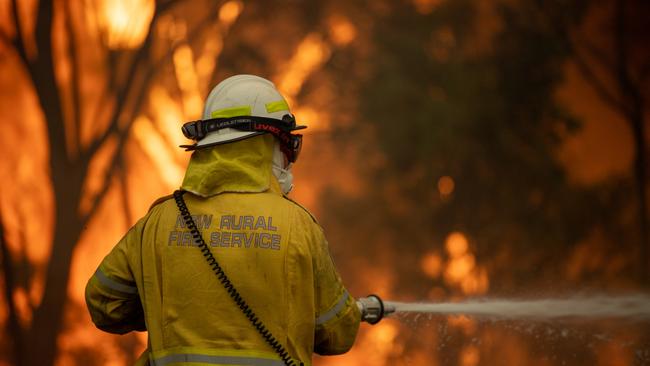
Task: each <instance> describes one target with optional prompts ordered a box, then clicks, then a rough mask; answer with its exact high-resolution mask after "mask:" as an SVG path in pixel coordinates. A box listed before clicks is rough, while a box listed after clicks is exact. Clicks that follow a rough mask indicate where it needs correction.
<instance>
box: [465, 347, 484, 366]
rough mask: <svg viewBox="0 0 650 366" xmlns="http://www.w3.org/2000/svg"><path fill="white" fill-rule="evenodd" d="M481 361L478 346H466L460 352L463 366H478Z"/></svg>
mask: <svg viewBox="0 0 650 366" xmlns="http://www.w3.org/2000/svg"><path fill="white" fill-rule="evenodd" d="M480 360H481V353H480V352H479V349H478V347H476V346H465V347H464V348H463V350H462V351H461V352H460V364H461V365H462V366H476V365H478V363H479V361H480Z"/></svg>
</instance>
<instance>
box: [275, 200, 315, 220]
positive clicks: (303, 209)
mask: <svg viewBox="0 0 650 366" xmlns="http://www.w3.org/2000/svg"><path fill="white" fill-rule="evenodd" d="M282 197H284V199H285V200H287V201H289V202H291V203H292V204H293V205H295V206H297V207H298V208H299V209H300V210H302V211H303V212H304V213H306V214H307V215H308V216H309V218H311V220H312V221H313V222H314V224H316V225H318V226H320V224H319V223H318V220H316V217H314V215H313V214H312V213H311V212H309V210H308V209H306V208H305V207H304V206H303V205H301V204H300V203H298V202H296V201H294V200H292V199H291V198H289V197H287V196H282Z"/></svg>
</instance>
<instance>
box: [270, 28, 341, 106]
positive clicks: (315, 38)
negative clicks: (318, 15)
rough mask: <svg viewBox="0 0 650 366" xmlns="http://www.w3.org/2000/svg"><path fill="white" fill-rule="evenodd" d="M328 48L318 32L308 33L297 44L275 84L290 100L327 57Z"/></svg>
mask: <svg viewBox="0 0 650 366" xmlns="http://www.w3.org/2000/svg"><path fill="white" fill-rule="evenodd" d="M329 55H330V48H329V46H328V45H327V43H325V41H324V40H323V37H322V36H321V35H320V34H318V33H311V34H308V35H307V36H306V37H305V38H304V39H303V40H302V42H300V44H299V45H298V48H297V49H296V53H295V54H294V55H293V57H292V58H291V60H290V61H289V65H288V67H287V68H286V70H287V71H286V72H285V73H284V74H282V75H281V76H280V77H279V78H278V80H280V81H279V82H278V83H276V85H277V86H278V89H280V92H282V93H283V95H285V96H286V97H287V99H289V100H292V99H293V98H294V97H295V96H296V95H297V94H298V92H300V89H301V88H302V84H303V83H304V82H305V80H306V79H307V77H308V76H309V75H310V74H311V73H312V72H314V70H316V69H317V68H318V67H320V65H321V64H322V63H323V62H324V61H325V60H326V59H327V58H329Z"/></svg>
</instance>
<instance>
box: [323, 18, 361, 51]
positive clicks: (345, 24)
mask: <svg viewBox="0 0 650 366" xmlns="http://www.w3.org/2000/svg"><path fill="white" fill-rule="evenodd" d="M328 25H329V33H330V37H331V38H332V41H334V44H335V45H337V46H339V47H343V46H347V45H348V44H349V43H350V42H352V41H354V39H355V38H356V37H357V29H356V28H355V26H354V24H352V23H351V22H350V21H349V20H348V19H347V18H345V17H343V16H340V15H334V16H332V17H330V18H329V21H328Z"/></svg>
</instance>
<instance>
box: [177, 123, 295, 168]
mask: <svg viewBox="0 0 650 366" xmlns="http://www.w3.org/2000/svg"><path fill="white" fill-rule="evenodd" d="M291 127H294V128H295V123H294V126H288V125H287V123H286V122H282V121H279V120H276V119H273V118H265V117H255V116H244V117H232V118H212V119H206V120H198V121H192V122H187V123H185V124H184V125H183V127H182V130H183V135H185V137H187V138H189V139H192V140H195V141H198V140H200V139H202V138H204V137H205V136H206V135H207V134H208V133H210V132H214V131H218V130H221V129H224V128H234V129H237V130H240V131H250V132H268V133H270V134H271V135H273V136H275V137H276V138H277V139H278V140H279V141H280V149H281V150H282V152H283V153H285V154H286V155H287V158H288V160H289V161H290V162H295V160H296V158H297V153H298V152H299V150H300V147H301V146H300V145H301V139H302V135H300V134H296V135H294V134H292V133H291V132H290V131H291ZM181 147H184V148H186V149H188V150H191V148H193V147H195V145H181Z"/></svg>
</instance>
